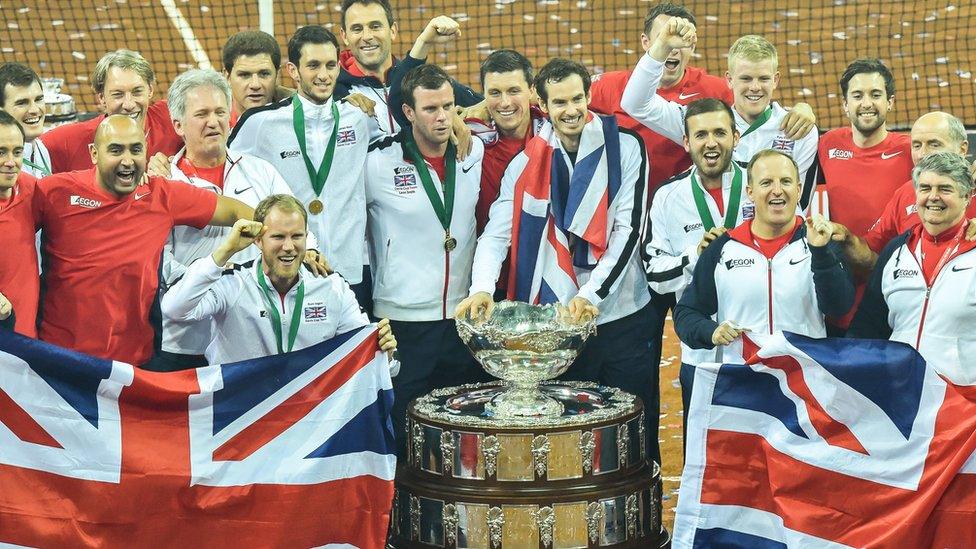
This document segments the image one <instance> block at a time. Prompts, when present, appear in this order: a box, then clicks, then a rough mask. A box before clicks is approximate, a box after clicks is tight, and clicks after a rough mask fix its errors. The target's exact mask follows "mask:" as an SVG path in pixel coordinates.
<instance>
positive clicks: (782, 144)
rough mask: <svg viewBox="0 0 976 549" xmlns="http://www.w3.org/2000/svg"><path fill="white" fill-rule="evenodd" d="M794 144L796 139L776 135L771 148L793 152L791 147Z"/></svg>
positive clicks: (788, 152)
mask: <svg viewBox="0 0 976 549" xmlns="http://www.w3.org/2000/svg"><path fill="white" fill-rule="evenodd" d="M794 146H796V141H793V140H792V139H787V138H785V137H777V138H776V139H773V147H772V148H773V150H776V151H781V152H785V153H786V154H793V147H794Z"/></svg>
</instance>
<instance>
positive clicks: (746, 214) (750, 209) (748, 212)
mask: <svg viewBox="0 0 976 549" xmlns="http://www.w3.org/2000/svg"><path fill="white" fill-rule="evenodd" d="M753 217H756V205H755V204H746V205H745V206H742V220H743V221H745V220H746V219H752V218H753Z"/></svg>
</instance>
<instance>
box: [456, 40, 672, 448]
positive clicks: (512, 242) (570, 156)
mask: <svg viewBox="0 0 976 549" xmlns="http://www.w3.org/2000/svg"><path fill="white" fill-rule="evenodd" d="M589 88H590V75H589V73H588V72H587V71H586V68H585V67H583V66H582V65H580V64H579V63H576V62H573V61H569V60H566V59H554V60H552V61H550V62H549V63H547V64H546V65H545V66H544V67H542V69H540V70H539V73H538V75H537V76H536V78H535V89H536V92H537V93H538V95H539V99H540V107H542V109H543V110H544V111H545V112H546V113H547V114H548V115H549V122H548V123H547V124H545V125H543V127H542V128H541V129H540V130H539V131H538V132H537V133H536V135H535V136H534V137H533V138H532V139H530V140H529V142H528V143H527V144H526V146H525V150H523V151H522V152H521V153H519V154H518V155H517V156H516V157H515V159H514V160H512V163H511V164H510V166H509V167H508V169H507V170H506V171H505V175H504V176H503V177H502V184H501V192H500V194H499V197H498V200H496V201H495V203H494V204H492V206H491V209H490V211H489V215H488V225H487V226H486V227H485V231H484V233H483V234H482V236H481V238H480V239H479V240H478V247H477V251H476V253H475V258H474V267H473V269H472V282H471V288H470V297H468V298H467V299H465V300H464V301H463V302H461V304H460V305H459V306H458V308H457V312H456V314H458V315H469V316H472V317H474V316H478V315H482V314H490V312H491V309H492V307H493V305H494V304H493V301H492V293H493V292H494V290H495V287H496V282H497V280H498V277H499V272H500V270H501V265H502V262H503V261H504V259H505V257H506V256H508V257H509V258H510V265H511V267H510V271H509V276H508V285H507V286H508V292H507V293H508V299H514V300H519V301H525V302H528V303H542V304H545V303H560V304H562V305H565V306H567V307H568V309H569V312H570V313H571V314H573V315H574V316H575V317H577V318H582V317H584V316H595V315H597V314H598V315H599V316H598V317H597V324H598V325H599V328H598V333H597V335H596V336H594V337H591V338H590V339H589V341H588V342H587V345H586V347H585V348H584V349H583V352H582V353H581V354H580V356H579V357H578V358H577V360H576V361H575V362H574V363H573V365H571V366H570V368H569V370H568V371H567V372H566V374H565V375H564V376H563V377H564V379H572V380H583V381H594V382H599V383H602V384H605V385H609V386H613V387H619V388H621V389H624V390H625V391H628V392H630V393H633V394H636V395H637V396H639V397H640V398H641V400H643V402H644V406H645V407H646V409H647V410H648V413H647V414H645V420H646V421H647V424H646V428H647V432H649V433H655V432H657V424H658V413H657V408H658V406H657V402H658V388H657V372H658V364H655V363H653V360H652V356H653V354H654V353H653V352H652V346H653V345H655V344H658V343H659V342H655V341H653V340H652V338H651V333H652V326H653V324H654V322H653V316H654V314H655V313H654V309H653V307H651V306H650V299H651V298H650V293H649V292H648V289H647V283H646V282H645V278H644V272H643V268H642V266H641V261H640V258H639V254H638V253H637V249H638V240H639V233H640V229H641V226H642V224H643V221H644V208H643V196H644V186H645V185H646V183H647V173H648V168H647V160H646V157H645V156H644V149H643V145H642V141H641V139H640V138H639V137H638V136H637V135H636V134H634V133H633V132H630V131H628V130H623V129H620V128H619V127H618V126H617V123H616V120H615V119H614V118H613V117H612V116H600V115H596V114H593V113H592V112H589V111H588V109H587V107H588V105H589V98H590V94H589ZM647 438H648V443H649V444H648V450H649V455H650V456H652V458H653V459H654V460H655V461H660V457H659V453H658V451H657V446H658V445H657V437H647Z"/></svg>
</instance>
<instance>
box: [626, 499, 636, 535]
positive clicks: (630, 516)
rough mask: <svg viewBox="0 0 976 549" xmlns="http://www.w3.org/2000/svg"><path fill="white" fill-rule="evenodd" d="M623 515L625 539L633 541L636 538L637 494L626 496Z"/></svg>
mask: <svg viewBox="0 0 976 549" xmlns="http://www.w3.org/2000/svg"><path fill="white" fill-rule="evenodd" d="M624 515H625V516H626V517H627V539H634V538H635V537H637V494H631V495H629V496H627V503H626V505H625V507H624Z"/></svg>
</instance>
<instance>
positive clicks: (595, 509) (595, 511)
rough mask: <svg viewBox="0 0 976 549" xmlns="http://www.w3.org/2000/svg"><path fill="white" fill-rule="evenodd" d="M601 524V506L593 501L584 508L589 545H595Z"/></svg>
mask: <svg viewBox="0 0 976 549" xmlns="http://www.w3.org/2000/svg"><path fill="white" fill-rule="evenodd" d="M602 522H603V506H602V505H600V502H598V501H594V502H592V503H590V504H589V505H587V506H586V531H587V532H588V533H589V535H590V543H596V540H597V537H598V536H599V535H600V523H602Z"/></svg>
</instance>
